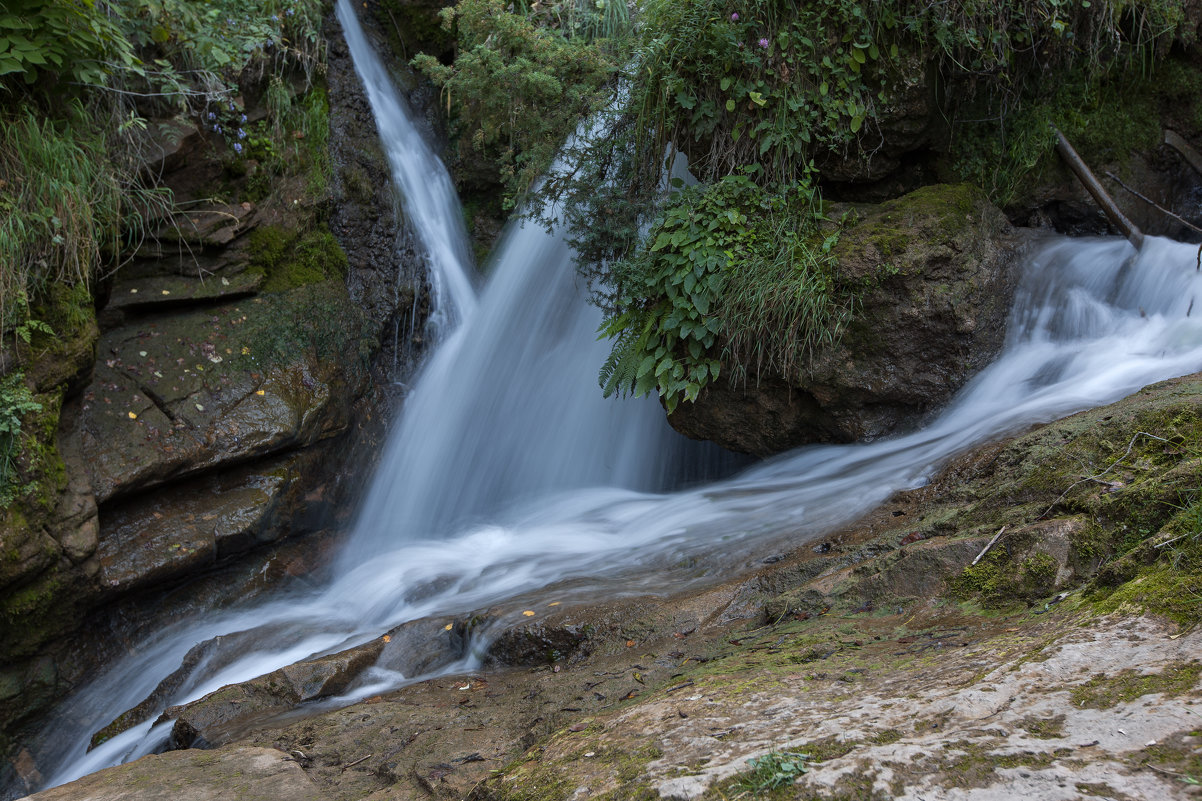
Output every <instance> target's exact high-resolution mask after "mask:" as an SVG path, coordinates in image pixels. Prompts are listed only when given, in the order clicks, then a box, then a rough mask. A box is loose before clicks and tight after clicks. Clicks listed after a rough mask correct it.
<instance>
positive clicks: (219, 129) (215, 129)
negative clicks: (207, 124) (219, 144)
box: [213, 125, 221, 133]
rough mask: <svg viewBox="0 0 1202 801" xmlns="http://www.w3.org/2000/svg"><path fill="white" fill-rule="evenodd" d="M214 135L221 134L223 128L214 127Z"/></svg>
mask: <svg viewBox="0 0 1202 801" xmlns="http://www.w3.org/2000/svg"><path fill="white" fill-rule="evenodd" d="M213 133H221V126H220V125H214V126H213Z"/></svg>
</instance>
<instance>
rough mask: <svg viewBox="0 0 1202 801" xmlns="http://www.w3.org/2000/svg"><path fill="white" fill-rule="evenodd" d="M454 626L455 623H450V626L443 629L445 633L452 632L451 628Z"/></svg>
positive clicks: (447, 625)
mask: <svg viewBox="0 0 1202 801" xmlns="http://www.w3.org/2000/svg"><path fill="white" fill-rule="evenodd" d="M454 625H455V624H454V623H448V624H446V625H445V626H443V627H442V630H443V631H450V630H451V628H452V627H453V626H454Z"/></svg>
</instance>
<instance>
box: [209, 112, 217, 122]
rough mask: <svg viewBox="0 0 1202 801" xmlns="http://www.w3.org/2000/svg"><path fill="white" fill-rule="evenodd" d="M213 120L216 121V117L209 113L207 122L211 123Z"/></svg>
mask: <svg viewBox="0 0 1202 801" xmlns="http://www.w3.org/2000/svg"><path fill="white" fill-rule="evenodd" d="M215 119H217V115H216V114H214V113H213V112H211V111H210V112H209V121H210V122H211V121H213V120H215Z"/></svg>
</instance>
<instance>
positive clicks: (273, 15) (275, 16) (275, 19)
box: [271, 14, 280, 22]
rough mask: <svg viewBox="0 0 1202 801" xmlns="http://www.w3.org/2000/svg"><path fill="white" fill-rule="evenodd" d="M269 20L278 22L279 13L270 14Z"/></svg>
mask: <svg viewBox="0 0 1202 801" xmlns="http://www.w3.org/2000/svg"><path fill="white" fill-rule="evenodd" d="M271 21H272V22H279V21H280V15H279V14H272V15H271Z"/></svg>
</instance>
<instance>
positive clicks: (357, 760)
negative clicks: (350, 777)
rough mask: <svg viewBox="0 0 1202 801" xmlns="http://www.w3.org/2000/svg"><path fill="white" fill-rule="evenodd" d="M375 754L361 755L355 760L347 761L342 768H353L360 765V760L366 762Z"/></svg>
mask: <svg viewBox="0 0 1202 801" xmlns="http://www.w3.org/2000/svg"><path fill="white" fill-rule="evenodd" d="M373 756H374V754H368V755H367V756H363V757H359V758H358V759H356V760H355V761H354V762H347V763H346V764H345V765H343V766H342V769H343V770H346V769H347V768H353V767H355V766H356V765H358V764H359V763H360V762H366V761H367V760H369V759H371V758H372V757H373Z"/></svg>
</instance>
